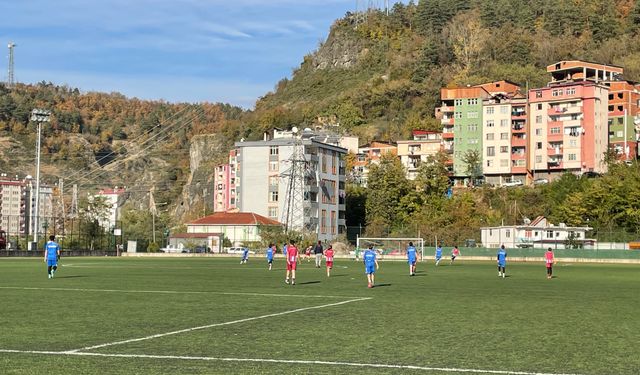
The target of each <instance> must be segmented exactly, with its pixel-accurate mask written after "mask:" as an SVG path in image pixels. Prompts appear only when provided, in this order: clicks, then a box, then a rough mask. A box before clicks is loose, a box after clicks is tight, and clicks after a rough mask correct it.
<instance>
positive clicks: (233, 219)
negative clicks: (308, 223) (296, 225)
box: [187, 212, 282, 225]
mask: <svg viewBox="0 0 640 375" xmlns="http://www.w3.org/2000/svg"><path fill="white" fill-rule="evenodd" d="M187 225H282V224H281V223H280V222H278V221H276V220H273V219H269V218H268V217H264V216H262V215H258V214H255V213H253V212H216V213H214V214H212V215H209V216H205V217H202V218H200V219H197V220H195V221H192V222H190V223H187Z"/></svg>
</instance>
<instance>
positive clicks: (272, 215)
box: [269, 207, 278, 219]
mask: <svg viewBox="0 0 640 375" xmlns="http://www.w3.org/2000/svg"><path fill="white" fill-rule="evenodd" d="M269 217H270V218H272V219H277V218H278V207H269Z"/></svg>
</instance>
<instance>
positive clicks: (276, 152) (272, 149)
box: [269, 146, 278, 155]
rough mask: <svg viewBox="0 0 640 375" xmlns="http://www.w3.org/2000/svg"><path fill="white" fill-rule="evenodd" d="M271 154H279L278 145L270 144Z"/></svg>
mask: <svg viewBox="0 0 640 375" xmlns="http://www.w3.org/2000/svg"><path fill="white" fill-rule="evenodd" d="M269 155H278V146H270V147H269Z"/></svg>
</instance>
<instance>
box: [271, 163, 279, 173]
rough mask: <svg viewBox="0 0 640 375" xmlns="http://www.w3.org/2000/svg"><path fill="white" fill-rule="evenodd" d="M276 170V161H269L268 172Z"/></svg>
mask: <svg viewBox="0 0 640 375" xmlns="http://www.w3.org/2000/svg"><path fill="white" fill-rule="evenodd" d="M277 171H278V162H277V161H274V160H272V161H270V162H269V172H277Z"/></svg>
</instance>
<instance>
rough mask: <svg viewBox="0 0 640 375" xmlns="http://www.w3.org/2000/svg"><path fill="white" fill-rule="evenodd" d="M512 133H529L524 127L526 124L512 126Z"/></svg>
mask: <svg viewBox="0 0 640 375" xmlns="http://www.w3.org/2000/svg"><path fill="white" fill-rule="evenodd" d="M511 131H512V132H513V133H525V132H526V131H527V129H526V127H525V126H524V124H517V123H516V124H512V125H511Z"/></svg>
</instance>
